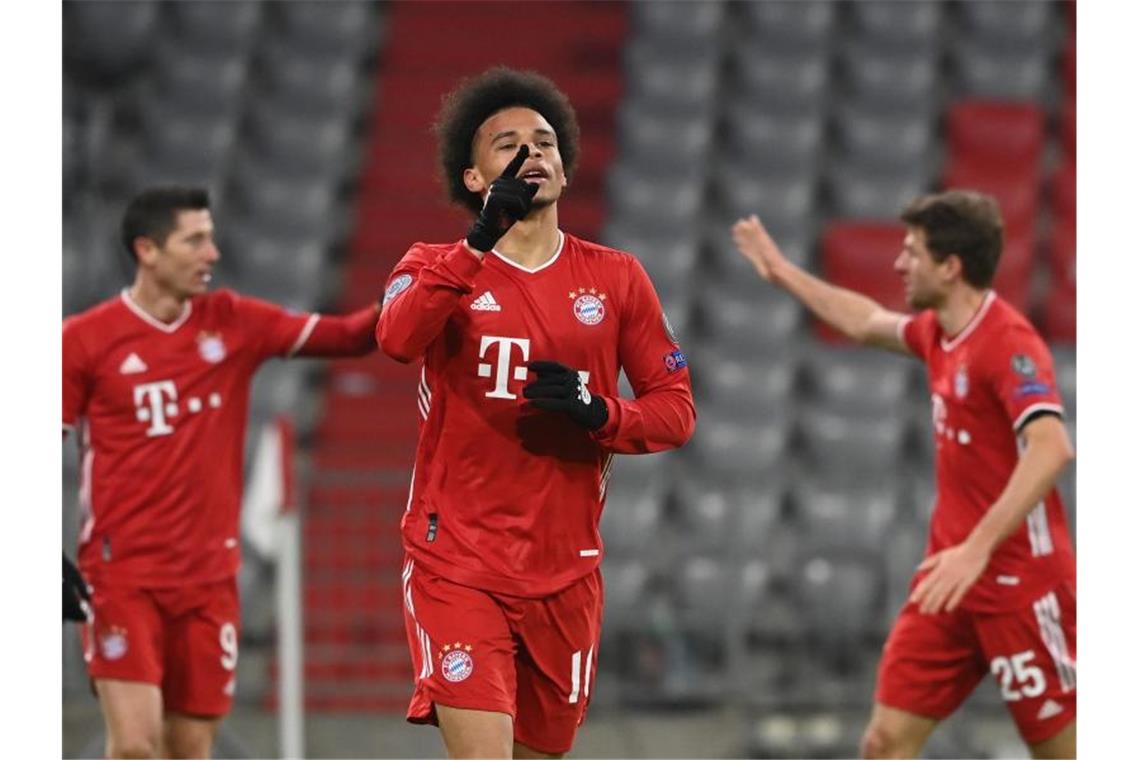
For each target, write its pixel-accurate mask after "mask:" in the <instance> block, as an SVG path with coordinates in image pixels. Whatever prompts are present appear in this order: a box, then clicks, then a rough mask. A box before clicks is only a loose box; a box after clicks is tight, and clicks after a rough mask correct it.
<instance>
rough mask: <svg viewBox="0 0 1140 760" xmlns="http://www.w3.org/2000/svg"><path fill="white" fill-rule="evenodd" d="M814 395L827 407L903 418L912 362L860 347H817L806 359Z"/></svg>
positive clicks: (808, 353) (907, 401)
mask: <svg viewBox="0 0 1140 760" xmlns="http://www.w3.org/2000/svg"><path fill="white" fill-rule="evenodd" d="M804 360H805V369H806V370H807V373H808V376H809V379H810V381H811V385H812V387H813V389H814V390H815V395H816V397H817V398H818V399H819V401H820V402H822V403H823V404H824V405H826V406H828V407H831V408H840V409H850V410H856V409H866V410H868V411H874V412H875V413H877V414H883V415H888V414H892V415H895V416H898V417H900V418H902V417H904V416H905V414H906V410H907V405H908V403H909V402H910V388H911V378H912V368H911V362H910V361H909V360H908V359H906V358H905V357H902V356H893V355H890V354H885V353H882V354H880V353H873V352H870V351H866V350H864V349H860V348H853V349H844V348H827V347H823V346H820V347H815V348H814V349H813V350H812V351H809V352H807V354H806V355H805V357H804Z"/></svg>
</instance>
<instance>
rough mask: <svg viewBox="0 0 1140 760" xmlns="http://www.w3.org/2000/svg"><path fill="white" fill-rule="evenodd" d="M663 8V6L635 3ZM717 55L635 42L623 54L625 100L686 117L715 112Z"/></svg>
mask: <svg viewBox="0 0 1140 760" xmlns="http://www.w3.org/2000/svg"><path fill="white" fill-rule="evenodd" d="M643 5H663V3H638V4H637V5H636V6H635V7H638V6H643ZM719 66H720V55H719V53H718V51H717V48H716V47H715V46H707V45H704V44H699V45H690V46H686V47H682V48H680V49H677V48H676V47H675V46H674V45H672V44H666V43H662V42H661V41H659V40H653V39H635V40H634V41H633V42H631V43H630V44H629V45H627V46H626V50H625V88H626V100H629V101H632V100H637V101H642V102H647V103H652V104H654V105H656V106H657V107H659V108H665V109H668V110H672V111H681V112H688V113H694V114H699V113H710V112H711V111H712V110H713V109H715V107H716V106H715V104H716V96H717V87H718V84H719V81H720V72H719Z"/></svg>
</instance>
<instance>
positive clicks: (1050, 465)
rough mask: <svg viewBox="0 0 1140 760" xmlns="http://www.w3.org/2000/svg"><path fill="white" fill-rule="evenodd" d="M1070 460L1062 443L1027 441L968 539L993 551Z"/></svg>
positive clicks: (1047, 491) (1021, 519)
mask: <svg viewBox="0 0 1140 760" xmlns="http://www.w3.org/2000/svg"><path fill="white" fill-rule="evenodd" d="M1072 460H1073V452H1072V449H1070V448H1069V447H1068V445H1067V444H1066V443H1065V442H1062V441H1057V440H1054V439H1045V440H1041V441H1038V442H1033V443H1030V444H1029V445H1028V447H1027V448H1026V449H1025V451H1024V453H1023V454H1022V456H1021V458H1020V459H1019V460H1018V463H1017V466H1016V467H1014V469H1013V474H1012V475H1010V478H1009V482H1008V483H1007V484H1006V487H1005V490H1004V491H1002V494H1001V496H999V497H998V499H997V501H995V502H994V503H993V505H992V506H991V507H990V508H989V510H988V511H987V512H986V515H985V517H983V518H982V519H981V520H980V521H979V522H978V524H977V525H976V526H974V530H973V531H972V532H971V533H970V537H969V539H968V540H969V541H970V542H972V543H974V544H975V545H977V546H978V547H979V548H981V549H983V550H984V551H986V552H993V550H994V549H996V548H997V547H998V545H999V544H1001V542H1002V541H1004V540H1005V539H1006V538H1008V537H1009V536H1010V534H1012V533H1013V532H1014V531H1015V530H1017V528H1018V526H1019V525H1021V524H1022V523H1024V522H1025V518H1026V517H1028V516H1029V513H1030V512H1032V511H1033V509H1034V508H1036V506H1037V505H1038V504H1039V503H1040V502H1041V500H1042V499H1043V498H1045V496H1046V495H1047V494H1048V493H1049V491H1050V489H1052V488H1053V484H1054V483H1055V482H1056V481H1057V477H1058V476H1059V475H1060V474H1061V473H1062V472H1064V470H1065V467H1067V466H1068V464H1069V462H1071V461H1072Z"/></svg>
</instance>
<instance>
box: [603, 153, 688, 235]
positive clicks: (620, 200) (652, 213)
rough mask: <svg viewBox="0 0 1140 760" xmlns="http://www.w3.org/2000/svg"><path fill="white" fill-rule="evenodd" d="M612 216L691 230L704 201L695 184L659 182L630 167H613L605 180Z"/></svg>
mask: <svg viewBox="0 0 1140 760" xmlns="http://www.w3.org/2000/svg"><path fill="white" fill-rule="evenodd" d="M606 184H607V186H608V187H607V197H608V198H609V201H610V207H611V209H612V213H613V215H614V216H615V217H616V218H618V219H621V220H622V221H623V222H624V223H626V224H630V225H635V224H639V223H640V224H642V225H644V226H645V227H653V226H659V225H661V224H662V220H668V221H667V222H664V225H665V226H669V227H677V226H681V227H691V226H693V224H694V221H695V219H696V217H697V213H698V212H699V211H700V208H701V201H702V200H703V199H704V187H703V186H702V185H701V184H700V183H699V182H662V181H659V180H658V179H657V178H655V177H654V176H652V175H650V174H647V173H645V172H641V171H638V170H636V169H634V168H632V167H628V168H627V167H615V168H614V169H613V170H612V171H611V172H610V174H609V177H608V178H607V181H606Z"/></svg>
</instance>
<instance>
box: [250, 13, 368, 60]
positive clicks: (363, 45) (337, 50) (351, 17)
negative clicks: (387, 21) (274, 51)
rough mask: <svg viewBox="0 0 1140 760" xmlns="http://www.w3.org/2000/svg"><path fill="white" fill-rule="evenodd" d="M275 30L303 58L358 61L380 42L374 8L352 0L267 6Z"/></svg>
mask: <svg viewBox="0 0 1140 760" xmlns="http://www.w3.org/2000/svg"><path fill="white" fill-rule="evenodd" d="M269 8H270V10H271V11H272V12H273V14H274V17H275V18H274V20H275V22H276V24H275V29H276V30H278V32H279V33H280V34H282V35H283V36H284V37H285V39H287V40H288V41H289V44H290V45H292V46H293V47H294V48H295V49H297V50H298V51H299V52H300V53H301V54H303V55H310V56H316V57H320V56H330V57H344V56H347V57H350V58H359V57H361V56H363V55H366V54H367V53H368V51H370V50H371V49H373V48H374V47H375V46H376V45H377V44H378V43H379V41H380V32H381V30H382V29H383V26H382V25H378V24H377V23H376V21H377V19H376V14H375V13H374V9H375V6H374V5H373V4H371V3H360V2H354V1H353V0H294V2H288V3H275V4H273V5H271V6H269Z"/></svg>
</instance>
